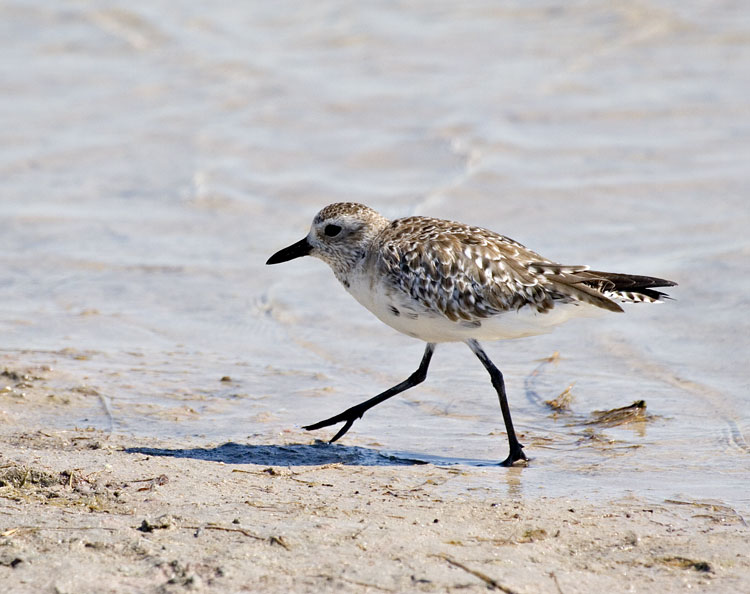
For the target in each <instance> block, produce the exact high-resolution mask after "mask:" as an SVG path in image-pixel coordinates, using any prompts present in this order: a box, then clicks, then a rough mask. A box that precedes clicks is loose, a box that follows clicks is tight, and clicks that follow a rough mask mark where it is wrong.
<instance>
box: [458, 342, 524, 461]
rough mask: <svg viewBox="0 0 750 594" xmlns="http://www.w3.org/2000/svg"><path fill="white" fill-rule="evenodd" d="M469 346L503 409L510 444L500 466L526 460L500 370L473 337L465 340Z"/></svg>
mask: <svg viewBox="0 0 750 594" xmlns="http://www.w3.org/2000/svg"><path fill="white" fill-rule="evenodd" d="M466 344H468V345H469V348H470V349H471V350H472V351H474V354H475V355H476V356H477V357H479V360H480V361H481V362H482V365H484V368H485V369H486V370H487V371H488V372H489V374H490V378H492V385H493V386H494V388H495V390H497V397H498V398H499V399H500V409H501V410H502V411H503V421H505V431H506V432H507V433H508V445H509V446H510V454H508V457H507V458H506V459H505V460H503V461H502V462H501V463H500V465H501V466H511V465H512V464H513V463H514V462H517V461H518V460H527V459H528V458H526V454H524V453H523V446H522V445H521V444H520V443H518V438H517V437H516V431H515V429H513V421H512V419H511V418H510V407H509V406H508V397H507V396H506V395H505V381H504V380H503V374H502V373H501V372H500V370H499V369H498V368H497V367H495V364H494V363H493V362H492V361H490V358H489V357H488V356H487V353H485V352H484V350H482V347H481V346H479V343H478V342H477V341H476V340H474V339H473V338H472V339H470V340H467V341H466Z"/></svg>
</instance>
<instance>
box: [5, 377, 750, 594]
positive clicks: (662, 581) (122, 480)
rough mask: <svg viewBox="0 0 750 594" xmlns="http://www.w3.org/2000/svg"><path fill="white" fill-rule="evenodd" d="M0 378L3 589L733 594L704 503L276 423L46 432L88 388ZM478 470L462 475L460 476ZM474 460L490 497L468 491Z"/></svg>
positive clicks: (741, 523)
mask: <svg viewBox="0 0 750 594" xmlns="http://www.w3.org/2000/svg"><path fill="white" fill-rule="evenodd" d="M57 375H58V373H57V372H56V371H54V370H49V369H38V368H37V369H34V368H26V369H22V368H16V369H14V370H8V369H6V371H5V372H4V374H3V380H4V384H5V385H6V387H7V388H6V389H5V390H4V392H3V394H2V400H1V401H0V402H1V403H2V409H1V410H2V412H1V415H2V421H3V422H2V424H0V443H1V444H2V445H1V447H0V451H1V452H2V454H1V455H0V582H1V583H3V584H6V585H8V584H9V585H10V589H9V590H6V591H10V592H14V593H15V592H19V593H21V592H34V593H37V592H60V593H71V594H72V593H81V592H182V591H215V592H259V591H264V592H266V591H267V592H329V591H345V592H406V591H415V592H483V591H487V590H488V589H489V590H497V591H502V592H519V593H520V592H529V593H531V592H533V593H540V592H541V593H546V592H549V593H553V594H554V593H560V592H562V593H565V594H568V593H573V592H602V591H612V592H626V591H636V592H638V591H650V592H657V591H658V592H677V591H684V590H685V589H686V588H692V589H695V590H697V591H701V592H730V591H734V592H739V591H743V590H745V589H746V588H747V586H748V584H750V555H748V549H747V542H748V538H750V529H749V528H748V525H747V521H746V520H745V518H743V517H742V516H741V515H740V514H739V513H738V512H737V511H736V510H734V509H732V508H730V507H728V506H726V505H722V504H721V503H720V502H712V501H695V500H678V499H668V500H663V501H659V502H654V501H646V500H645V499H643V498H639V497H637V496H633V497H628V498H620V499H617V500H610V501H600V502H597V503H592V502H591V501H590V500H589V499H587V498H586V494H585V493H582V494H581V497H567V498H560V497H557V498H555V497H543V496H536V497H535V496H528V495H522V493H521V491H520V489H519V490H518V492H515V491H514V485H516V487H518V486H520V483H521V480H522V476H523V474H524V473H528V472H533V471H534V470H533V461H532V463H531V465H530V466H529V467H527V468H522V467H516V468H511V469H505V468H499V467H498V468H490V469H478V468H473V467H468V466H461V465H458V466H436V465H432V464H413V463H410V461H408V460H403V459H398V458H391V459H388V458H387V457H384V456H383V455H382V454H380V453H379V452H378V451H374V450H370V451H365V450H366V448H359V447H347V446H338V445H336V446H328V445H326V444H322V443H320V442H317V443H316V442H314V441H313V440H312V439H311V437H310V435H309V434H305V433H304V432H301V431H295V430H291V431H287V432H285V433H284V434H283V435H278V436H276V439H274V438H270V440H268V439H267V440H266V441H265V442H264V441H259V442H257V443H215V444H214V443H200V442H197V441H196V440H185V439H182V440H177V439H161V440H157V439H154V438H149V439H145V438H136V437H131V436H126V435H121V434H117V433H111V432H107V431H101V430H98V429H92V428H80V429H75V430H67V431H61V430H54V429H48V428H47V427H45V426H44V425H43V424H40V423H39V422H35V421H34V419H38V418H39V415H40V413H42V414H44V413H50V414H60V413H61V412H63V411H71V410H75V409H80V408H81V407H82V406H84V405H85V402H86V400H87V398H89V399H90V397H91V396H92V394H91V393H89V394H85V393H83V391H81V390H77V391H76V390H67V391H66V390H61V391H55V388H54V387H53V385H54V383H55V380H56V379H59V378H57V377H56V376H57ZM480 473H484V474H485V476H482V477H481V480H480V481H477V478H478V475H479V474H480ZM486 473H491V475H492V476H493V477H494V480H497V481H498V483H506V484H507V486H508V491H507V493H508V495H507V496H498V491H496V490H491V489H487V488H485V487H483V486H481V485H482V484H483V482H484V481H485V480H486Z"/></svg>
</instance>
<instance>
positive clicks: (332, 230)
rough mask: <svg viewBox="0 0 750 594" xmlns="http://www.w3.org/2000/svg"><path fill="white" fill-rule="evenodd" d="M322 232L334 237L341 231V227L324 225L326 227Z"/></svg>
mask: <svg viewBox="0 0 750 594" xmlns="http://www.w3.org/2000/svg"><path fill="white" fill-rule="evenodd" d="M323 233H325V234H326V235H327V236H328V237H336V236H337V235H338V234H339V233H341V227H339V226H338V225H326V228H325V229H323Z"/></svg>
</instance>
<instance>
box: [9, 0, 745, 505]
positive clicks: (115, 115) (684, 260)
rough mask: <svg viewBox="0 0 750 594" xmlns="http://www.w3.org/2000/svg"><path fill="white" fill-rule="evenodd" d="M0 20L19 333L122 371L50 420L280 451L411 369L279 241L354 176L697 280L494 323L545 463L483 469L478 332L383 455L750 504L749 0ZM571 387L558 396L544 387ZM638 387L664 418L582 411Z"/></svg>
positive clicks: (534, 239)
mask: <svg viewBox="0 0 750 594" xmlns="http://www.w3.org/2000/svg"><path fill="white" fill-rule="evenodd" d="M0 15H2V18H0V28H2V35H3V39H4V40H5V43H4V52H3V56H2V58H0V64H2V72H3V76H2V77H0V88H2V91H3V92H2V93H0V119H1V120H2V126H0V140H1V142H0V172H1V173H2V178H3V191H2V194H1V197H0V200H1V208H2V211H1V212H2V217H0V262H2V266H3V271H4V272H3V274H2V275H1V276H2V279H0V299H1V300H2V303H3V307H2V311H1V312H0V329H1V332H2V337H3V340H2V345H1V346H2V348H3V351H2V354H3V357H4V358H5V361H6V362H14V361H24V362H27V363H28V364H29V365H52V366H53V367H55V368H56V369H63V370H65V372H66V373H69V374H71V375H72V376H75V377H76V378H78V379H77V380H76V381H79V382H83V383H85V384H86V385H89V386H92V387H93V388H94V389H95V391H96V392H97V393H98V394H99V395H100V397H99V398H98V399H96V401H95V402H94V401H92V406H91V408H90V410H87V411H85V414H84V413H80V414H79V413H78V412H76V411H71V414H70V415H66V416H64V417H62V416H59V415H57V416H54V417H44V422H45V423H47V424H49V425H50V426H57V427H69V426H74V425H78V426H80V425H87V424H88V425H92V426H95V427H99V428H102V429H106V430H110V429H111V430H114V431H118V432H122V433H133V434H145V435H154V436H159V437H162V438H167V439H168V438H169V437H170V436H173V437H174V438H175V439H176V438H185V437H190V438H191V439H193V440H194V441H195V442H196V444H197V445H196V447H198V448H200V447H202V446H201V445H200V444H206V445H205V447H208V448H213V447H215V446H212V445H209V444H218V443H223V442H228V441H233V442H237V443H240V444H249V447H254V446H255V445H258V446H259V447H260V446H263V447H265V446H274V445H283V444H285V443H289V442H295V441H303V440H307V439H309V437H310V436H309V435H307V434H303V433H302V432H301V431H300V430H299V427H300V426H301V425H303V424H307V423H310V422H313V421H317V420H320V419H322V418H326V417H328V416H331V415H333V414H335V413H337V412H340V411H341V410H343V409H344V408H347V407H348V406H350V405H352V404H354V403H356V402H359V401H360V400H364V399H365V398H367V397H369V396H371V395H372V394H374V393H376V392H378V391H380V390H382V389H385V388H387V387H388V386H390V385H393V384H395V383H397V382H398V381H401V380H402V379H403V378H405V377H406V376H407V375H409V374H410V373H411V372H412V371H413V370H414V369H415V368H416V366H417V364H418V362H419V359H420V357H421V353H422V349H423V346H422V345H421V344H420V343H418V342H417V341H414V340H412V339H409V338H407V337H404V336H400V335H397V334H396V333H394V332H393V331H392V330H390V329H389V328H387V327H384V326H383V325H382V324H380V323H379V322H378V321H377V320H376V319H374V318H373V317H372V316H371V315H370V314H369V313H368V312H366V311H364V310H362V309H361V308H360V307H359V306H358V305H357V304H356V303H355V302H354V301H353V300H352V299H351V298H350V297H349V296H348V295H347V294H346V293H345V292H344V290H343V289H342V288H341V287H339V286H338V285H337V283H336V281H335V279H334V278H333V276H332V274H331V273H330V271H329V270H328V269H327V268H326V267H325V265H323V264H322V263H321V262H319V261H313V260H300V261H295V262H292V263H289V264H286V265H284V266H275V267H265V266H264V265H263V263H264V262H265V260H266V258H267V257H268V256H269V255H270V254H271V253H273V252H274V251H275V250H277V249H278V248H280V247H283V246H285V245H288V244H289V243H291V242H293V241H296V240H297V239H299V238H301V237H302V236H303V235H304V234H305V233H306V232H307V227H308V225H309V222H310V220H311V218H312V216H313V215H314V214H315V212H317V210H318V209H319V208H321V207H322V206H324V205H325V204H327V203H329V202H333V201H337V200H344V199H346V200H356V201H361V202H365V203H367V204H369V205H371V206H373V207H374V208H377V209H378V210H380V211H381V212H383V213H384V214H386V215H387V216H393V217H396V216H403V215H409V214H429V215H432V216H441V217H446V218H456V219H461V220H463V221H466V222H470V223H475V224H480V225H483V226H486V227H489V228H491V229H493V230H496V231H498V232H501V233H504V234H506V235H509V236H511V237H513V238H515V239H517V240H519V241H521V242H522V243H525V244H526V245H528V246H529V247H531V248H532V249H534V250H536V251H539V252H541V253H542V254H544V255H546V256H548V257H550V258H554V259H557V260H558V261H561V262H564V263H569V264H581V263H585V264H590V265H592V267H594V268H600V269H605V270H606V269H608V270H614V271H623V272H633V273H640V274H652V275H656V276H662V277H665V278H670V279H674V280H676V281H678V282H679V284H680V286H679V287H677V288H675V290H674V291H672V295H673V296H674V297H675V298H676V299H675V300H674V301H670V302H668V303H666V304H664V305H659V306H643V307H633V308H631V309H629V310H628V312H627V314H625V315H617V316H616V315H611V316H605V317H602V318H598V319H595V320H584V321H578V322H572V323H571V324H569V325H568V326H565V327H563V328H560V329H558V330H556V331H555V332H554V333H552V334H550V335H545V336H540V337H534V338H529V339H523V340H519V341H515V342H507V343H495V344H489V345H486V346H487V350H488V353H489V354H490V356H491V357H492V358H493V360H495V362H496V363H497V364H498V366H499V367H500V368H501V369H502V370H503V371H504V373H505V377H506V381H507V385H508V390H509V395H510V400H511V407H512V411H513V415H514V420H515V423H516V427H517V429H518V430H519V432H520V433H521V434H522V441H523V442H524V443H525V444H526V445H527V452H528V453H529V455H530V456H531V457H532V458H533V461H532V463H531V465H530V466H529V467H528V468H524V469H512V470H510V471H508V470H505V469H498V468H485V467H484V466H483V465H484V464H486V463H488V462H493V461H496V460H499V459H502V458H503V457H505V455H506V441H505V436H504V434H503V433H502V431H503V428H502V418H501V415H500V412H499V410H498V407H497V402H496V397H495V395H494V392H493V391H492V388H491V386H490V384H489V381H488V378H487V377H486V375H485V372H484V370H483V369H482V367H481V365H480V364H479V363H478V361H476V359H475V358H474V357H473V355H472V354H471V352H470V351H469V350H468V349H467V348H466V347H465V346H463V345H460V344H459V345H441V346H440V347H439V348H438V350H437V352H436V355H435V358H434V362H433V365H432V369H431V370H430V375H429V378H428V380H427V382H426V383H425V384H423V385H422V386H420V387H419V388H416V389H414V390H411V391H409V392H407V393H406V394H405V395H404V396H403V397H400V398H398V399H395V400H394V401H392V402H389V403H388V404H384V405H382V406H381V407H378V408H377V409H375V410H373V411H371V412H369V413H368V414H367V416H366V417H365V418H364V419H363V420H361V421H359V422H357V423H356V424H355V426H354V428H353V429H352V431H351V432H350V433H349V434H347V436H346V437H345V438H344V440H343V442H344V443H345V444H346V445H347V446H350V447H354V448H357V447H359V448H363V450H362V451H364V452H367V454H366V455H364V454H363V456H364V457H363V458H362V460H363V463H372V461H373V460H375V461H376V462H377V461H378V460H380V459H381V458H382V460H383V463H393V459H392V458H388V457H387V456H388V455H392V456H393V457H395V458H397V459H416V460H422V461H429V462H434V463H438V464H449V463H450V464H453V463H463V464H468V465H469V467H470V468H473V470H472V472H470V473H469V475H468V476H467V477H465V479H464V481H463V482H460V483H458V484H460V485H461V487H460V488H464V489H465V488H472V489H486V490H488V492H489V493H491V494H498V495H500V496H502V495H505V494H513V495H518V496H529V495H538V494H542V495H548V496H557V495H562V496H587V497H593V498H596V497H621V496H623V495H627V494H630V493H632V494H635V495H641V496H644V497H648V498H653V499H663V498H677V499H685V500H690V501H693V500H704V499H716V500H719V501H723V502H726V503H727V504H728V505H731V506H735V507H737V508H739V509H744V510H746V511H747V510H750V497H748V495H747V488H746V486H747V481H748V476H750V445H749V444H748V441H750V437H748V436H750V395H749V393H748V392H749V388H750V372H749V371H748V368H747V354H748V346H749V342H750V341H749V340H748V336H749V335H750V322H748V318H747V316H746V315H743V312H747V311H748V306H750V275H748V274H747V272H748V270H747V262H748V257H750V238H749V236H748V233H747V230H748V229H750V202H749V200H750V198H748V192H749V191H750V172H749V171H750V170H748V166H747V164H748V162H749V159H750V104H748V101H747V97H748V96H750V71H748V69H747V64H748V63H750V62H749V61H750V13H748V12H747V11H746V10H743V5H742V3H732V2H726V3H711V4H706V3H693V2H676V1H675V2H643V3H636V4H633V5H629V6H627V7H625V6H623V7H610V6H609V5H608V4H607V3H603V2H600V3H596V2H581V3H569V4H564V5H561V4H554V3H549V2H536V3H533V4H531V5H529V4H528V3H526V2H517V3H515V4H511V5H505V6H504V7H503V8H498V7H497V5H496V3H493V2H486V3H483V2H471V3H460V5H455V3H442V4H436V3H434V2H424V3H410V4H409V5H403V6H402V5H398V4H392V3H385V2H383V3H370V4H368V7H356V8H355V7H352V6H350V4H349V3H346V2H339V3H337V2H318V3H315V4H314V5H312V4H311V5H308V6H306V7H305V8H302V9H300V8H299V7H298V6H296V5H294V4H286V3H271V4H269V3H253V4H251V5H247V4H246V3H245V4H237V3H229V2H223V3H218V4H217V3H214V4H212V8H211V11H210V13H207V11H206V10H205V7H204V5H203V3H199V2H181V3H180V4H179V7H176V6H175V5H174V3H166V2H132V3H129V4H128V6H127V8H125V7H124V5H123V6H122V7H117V6H116V5H114V4H113V3H108V2H96V1H95V2H87V3H79V2H71V3H65V4H60V3H49V2H41V1H33V0H32V1H28V0H27V1H24V2H9V3H5V4H4V5H3V7H2V8H0ZM738 313H739V314H740V315H738ZM554 352H559V353H560V360H559V361H558V362H557V363H556V364H546V365H542V366H541V367H540V360H541V359H543V358H545V357H549V356H550V355H552V354H553V353H554ZM537 371H538V373H536V372H537ZM224 376H228V377H229V378H231V381H224V382H222V381H220V380H221V378H222V377H224ZM71 381H72V380H71ZM570 384H574V386H573V388H572V393H573V395H574V399H573V402H572V411H571V412H570V413H569V414H561V415H557V416H556V415H554V414H553V413H552V411H551V410H550V409H549V408H548V407H547V406H546V405H545V404H544V400H549V399H552V398H554V397H556V396H557V395H558V394H560V393H561V392H562V391H563V390H564V389H565V388H566V387H567V386H569V385H570ZM640 399H643V400H645V401H646V403H647V411H648V413H649V415H651V416H650V417H649V418H648V420H647V421H645V422H640V423H632V424H627V425H623V426H618V427H601V426H597V425H589V424H587V421H589V420H590V419H591V413H592V411H595V410H606V409H611V408H616V407H620V406H625V405H628V404H630V403H632V402H633V401H636V400H640ZM40 415H43V413H41V412H40ZM331 435H333V430H322V431H320V432H318V433H316V436H320V437H321V438H326V437H330V436H331ZM269 451H270V452H271V453H270V454H269V453H268V452H267V451H265V450H264V452H265V453H264V455H266V454H268V455H270V456H271V457H273V452H274V451H275V450H269ZM305 451H308V450H305ZM309 451H310V452H312V453H314V452H315V451H317V450H314V449H313V450H309ZM341 451H342V453H345V454H346V456H347V458H346V459H347V460H354V461H355V462H356V460H357V459H358V458H357V454H356V453H357V451H358V450H356V449H355V450H353V451H354V454H351V453H350V450H341ZM373 451H374V453H375V458H372V453H373ZM334 452H335V450H334ZM378 452H380V453H382V454H384V455H383V456H380V457H378ZM312 453H311V455H312ZM351 456H354V457H353V458H352V457H351ZM314 460H315V458H314V457H313V459H312V461H314ZM330 461H331V459H330V454H326V455H325V456H324V457H323V458H322V459H321V462H330ZM365 461H366V462H365ZM279 462H280V463H284V458H283V456H282V457H281V458H279ZM287 462H288V463H291V461H287ZM261 463H270V462H268V461H266V458H264V459H263V461H262V462H261Z"/></svg>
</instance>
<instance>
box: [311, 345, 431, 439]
mask: <svg viewBox="0 0 750 594" xmlns="http://www.w3.org/2000/svg"><path fill="white" fill-rule="evenodd" d="M434 351H435V343H433V342H428V343H427V347H426V348H425V350H424V355H423V356H422V362H421V363H420V364H419V369H417V370H416V371H415V372H414V373H412V374H411V375H410V376H409V377H408V378H407V379H405V380H404V381H403V382H401V383H400V384H398V385H396V386H393V387H392V388H389V389H388V390H386V391H385V392H383V393H381V394H378V395H377V396H374V397H373V398H370V399H369V400H365V401H364V402H360V403H359V404H357V405H356V406H352V407H351V408H348V409H346V410H345V411H344V412H342V413H341V414H338V415H336V416H335V417H331V418H330V419H326V420H325V421H320V422H319V423H315V424H314V425H308V426H307V427H303V429H307V430H308V431H313V430H315V429H320V428H321V427H328V426H329V425H335V424H336V423H340V422H341V421H345V424H344V426H343V427H342V428H341V429H340V430H339V432H338V433H337V434H336V435H334V437H333V439H332V440H331V441H330V442H329V443H333V442H334V441H336V440H337V439H339V438H340V437H341V436H343V435H344V434H345V433H346V432H347V431H349V429H350V428H351V426H352V424H353V423H354V421H356V420H357V419H360V418H362V415H363V414H365V412H367V411H368V410H370V409H371V408H372V407H373V406H375V405H376V404H380V403H381V402H383V401H384V400H388V399H389V398H390V397H391V396H395V395H396V394H400V393H401V392H403V391H404V390H408V389H409V388H413V387H414V386H416V385H417V384H421V383H422V382H423V381H424V379H425V378H426V377H427V368H428V367H429V366H430V359H432V353H433V352H434Z"/></svg>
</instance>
